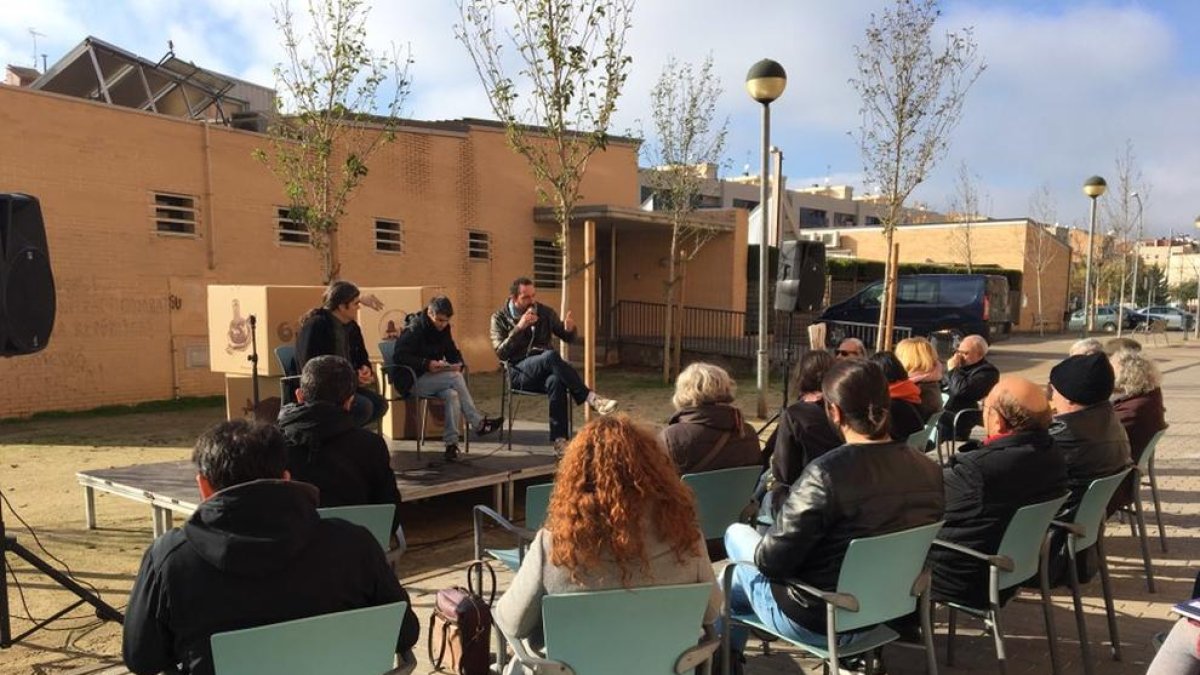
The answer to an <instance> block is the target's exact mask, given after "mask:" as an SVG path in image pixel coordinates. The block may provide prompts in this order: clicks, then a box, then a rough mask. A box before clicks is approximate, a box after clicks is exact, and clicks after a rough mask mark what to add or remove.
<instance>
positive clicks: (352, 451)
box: [279, 401, 400, 531]
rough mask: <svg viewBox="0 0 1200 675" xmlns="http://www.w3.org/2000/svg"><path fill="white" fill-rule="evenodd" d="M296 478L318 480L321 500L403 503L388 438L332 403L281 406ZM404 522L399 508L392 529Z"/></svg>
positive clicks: (314, 482) (290, 463)
mask: <svg viewBox="0 0 1200 675" xmlns="http://www.w3.org/2000/svg"><path fill="white" fill-rule="evenodd" d="M279 428H280V430H281V431H283V436H284V439H285V440H286V441H287V446H288V471H289V472H291V474H292V480H297V481H303V482H305V483H310V484H312V485H315V486H316V487H317V489H318V490H320V491H321V494H320V505H321V506H323V507H325V506H354V505H357V504H396V505H397V506H399V504H400V491H399V489H398V488H397V487H396V474H395V473H394V472H393V471H392V467H391V465H390V464H389V461H390V458H391V454H390V452H389V451H388V445H387V442H386V441H384V440H383V438H381V437H380V436H379V435H378V434H375V433H372V432H370V431H367V430H366V429H363V428H361V427H358V426H356V425H355V424H354V419H353V418H352V417H351V416H350V413H348V412H346V410H344V409H343V408H341V407H339V406H336V405H334V404H332V403H326V402H324V401H317V402H315V403H304V404H300V403H289V404H288V405H285V406H284V407H283V409H282V410H280V411H279ZM399 525H400V511H399V509H397V510H396V515H395V516H394V518H393V521H392V531H395V530H396V528H397V527H399Z"/></svg>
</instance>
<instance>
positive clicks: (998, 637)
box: [984, 605, 1008, 673]
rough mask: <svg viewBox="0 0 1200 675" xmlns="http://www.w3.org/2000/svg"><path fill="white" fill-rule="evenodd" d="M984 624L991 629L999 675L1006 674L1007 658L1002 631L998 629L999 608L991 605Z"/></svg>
mask: <svg viewBox="0 0 1200 675" xmlns="http://www.w3.org/2000/svg"><path fill="white" fill-rule="evenodd" d="M984 623H985V624H987V626H988V627H989V628H991V629H992V640H994V641H995V643H996V661H997V663H998V664H999V666H1000V672H1001V673H1007V672H1008V656H1007V655H1006V654H1005V653H1004V631H1003V630H1001V628H1000V607H999V605H992V607H991V610H990V611H989V612H988V616H987V618H986V619H984Z"/></svg>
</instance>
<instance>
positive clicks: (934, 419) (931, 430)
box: [908, 410, 942, 464]
mask: <svg viewBox="0 0 1200 675" xmlns="http://www.w3.org/2000/svg"><path fill="white" fill-rule="evenodd" d="M940 419H942V411H941V410H939V411H937V412H935V413H933V414H932V415H930V416H929V419H928V420H925V428H924V429H921V430H920V431H917V432H913V433H912V434H910V435H909V437H908V445H909V447H912V448H916V449H917V450H920V451H921V452H925V448H926V447H928V446H929V441H931V440H932V441H933V447H934V448H937V449H938V463H939V464H941V463H942V462H941V459H942V455H941V448H939V447H938V442H937V425H938V420H940Z"/></svg>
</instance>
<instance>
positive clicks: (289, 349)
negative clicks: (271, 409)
mask: <svg viewBox="0 0 1200 675" xmlns="http://www.w3.org/2000/svg"><path fill="white" fill-rule="evenodd" d="M275 361H277V362H278V363H279V369H280V370H281V371H283V377H281V378H279V400H281V401H283V405H287V404H289V403H295V402H296V390H297V389H299V388H300V368H299V367H298V366H297V364H296V346H295V345H279V346H278V347H276V348H275Z"/></svg>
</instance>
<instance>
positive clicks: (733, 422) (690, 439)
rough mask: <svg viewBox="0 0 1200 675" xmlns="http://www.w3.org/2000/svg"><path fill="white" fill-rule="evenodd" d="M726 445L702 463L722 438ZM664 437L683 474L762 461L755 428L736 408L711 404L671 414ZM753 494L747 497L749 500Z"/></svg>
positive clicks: (663, 432) (668, 449)
mask: <svg viewBox="0 0 1200 675" xmlns="http://www.w3.org/2000/svg"><path fill="white" fill-rule="evenodd" d="M726 434H728V435H729V437H728V439H727V440H726V441H725V445H723V446H722V447H721V449H720V450H719V451H717V454H716V455H715V456H713V457H712V459H710V460H708V461H707V462H704V463H703V464H701V462H703V461H704V458H705V457H706V456H707V455H708V454H709V453H710V452H711V451H712V449H713V447H714V445H715V444H716V443H717V442H718V441H719V440H720V439H721V437H722V436H724V435H726ZM660 438H661V440H662V442H663V444H664V445H665V446H666V448H667V452H668V453H669V454H670V455H671V458H672V459H674V460H675V465H676V466H678V467H679V474H680V475H683V474H687V473H699V472H701V471H716V470H718V469H732V468H734V467H738V466H754V465H756V464H759V463H761V462H762V449H761V448H760V447H759V444H758V435H757V434H755V433H754V427H752V426H750V425H749V424H747V423H746V422H745V421H744V420H743V419H742V411H741V410H739V409H738V408H736V407H734V406H732V405H726V404H722V403H708V404H705V405H700V406H696V407H692V408H682V409H680V410H678V411H676V412H675V414H674V415H671V419H670V421H668V422H667V427H666V428H665V429H663V430H662V434H661V435H660ZM749 497H750V495H746V498H747V499H749Z"/></svg>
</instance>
